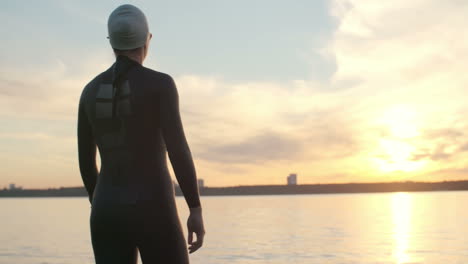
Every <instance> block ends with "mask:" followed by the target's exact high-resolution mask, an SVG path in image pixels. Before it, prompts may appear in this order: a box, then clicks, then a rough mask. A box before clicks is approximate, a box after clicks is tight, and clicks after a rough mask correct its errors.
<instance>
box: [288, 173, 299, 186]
mask: <svg viewBox="0 0 468 264" xmlns="http://www.w3.org/2000/svg"><path fill="white" fill-rule="evenodd" d="M286 179H287V183H288V185H297V174H296V173H291V174H289V176H288V177H287V178H286Z"/></svg>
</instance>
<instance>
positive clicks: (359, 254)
mask: <svg viewBox="0 0 468 264" xmlns="http://www.w3.org/2000/svg"><path fill="white" fill-rule="evenodd" d="M177 204H178V210H179V216H180V218H181V223H182V224H183V226H184V233H185V237H187V229H186V219H187V216H188V209H187V206H186V204H185V201H184V200H183V198H182V197H177ZM202 204H203V207H204V209H203V210H204V220H205V228H206V236H205V244H204V247H203V248H201V249H199V250H198V251H197V252H195V253H193V254H190V258H191V263H193V264H197V263H199V264H202V263H203V264H220V263H243V264H250V263H271V264H276V263H277V264H280V263H281V264H284V263H304V264H312V263H333V264H335V263H359V264H361V263H444V264H445V263H450V264H455V263H463V264H466V263H468V225H467V223H468V210H467V208H468V206H467V205H468V192H423V193H375V194H329V195H285V196H273V195H271V196H211V197H206V196H203V197H202ZM89 213H90V205H89V202H88V200H87V198H85V197H83V198H2V199H0V217H1V226H0V263H2V264H3V263H8V264H9V263H16V264H29V263H31V264H32V263H34V264H38V263H54V264H55V263H57V264H58V263H60V264H74V263H76V264H78V263H80V264H82V263H94V259H93V252H92V247H91V241H90V233H89ZM139 263H141V261H139Z"/></svg>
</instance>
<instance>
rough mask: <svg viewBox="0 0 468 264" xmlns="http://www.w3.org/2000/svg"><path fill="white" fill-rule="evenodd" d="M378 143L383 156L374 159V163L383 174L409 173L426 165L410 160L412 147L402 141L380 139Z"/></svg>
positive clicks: (423, 162)
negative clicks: (394, 172)
mask: <svg viewBox="0 0 468 264" xmlns="http://www.w3.org/2000/svg"><path fill="white" fill-rule="evenodd" d="M379 143H380V146H379V147H380V150H381V151H383V153H384V154H383V155H380V156H379V157H378V158H375V162H376V163H377V165H378V167H379V168H380V170H382V171H384V172H393V171H404V172H410V171H415V170H418V169H420V168H422V167H423V166H424V165H425V164H426V161H424V160H419V161H415V160H411V153H412V152H413V151H414V147H413V146H412V145H410V144H408V143H406V142H404V141H400V140H390V139H381V140H380V142H379Z"/></svg>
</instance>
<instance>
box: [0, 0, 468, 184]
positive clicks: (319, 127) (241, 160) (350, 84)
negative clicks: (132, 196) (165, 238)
mask: <svg viewBox="0 0 468 264" xmlns="http://www.w3.org/2000/svg"><path fill="white" fill-rule="evenodd" d="M116 3H117V2H115V1H58V0H57V1H2V8H1V10H0V13H1V17H2V24H1V26H0V33H1V36H2V41H1V42H2V44H1V45H2V46H1V47H2V48H1V50H0V123H1V126H0V147H1V151H0V164H1V166H0V187H4V186H7V185H8V184H9V183H16V184H17V185H20V186H23V187H25V188H46V187H60V186H79V185H82V181H81V177H80V174H79V169H78V160H77V143H76V118H77V109H78V99H79V96H80V94H81V91H82V89H83V87H84V86H85V85H86V84H87V83H88V82H89V81H90V80H91V79H92V78H93V77H94V76H95V75H97V74H98V73H100V72H102V71H104V70H106V69H107V68H108V67H109V66H110V65H111V64H112V63H113V60H114V57H113V54H112V51H111V48H110V45H109V42H108V40H107V39H106V37H107V18H108V15H109V14H110V12H111V11H112V10H113V9H114V8H115V7H117V6H118V5H119V4H116ZM119 3H120V2H119ZM121 3H123V2H121ZM130 3H132V4H134V5H136V6H138V7H139V8H141V9H142V10H143V12H145V14H146V16H147V18H148V21H149V23H150V31H151V32H152V34H153V39H152V42H151V46H150V53H149V56H148V58H147V60H146V61H145V63H144V65H145V66H147V67H150V68H153V69H156V70H158V71H162V72H166V73H169V74H170V75H172V76H173V78H174V79H175V81H176V84H177V87H178V89H179V94H180V104H181V113H182V120H183V123H184V126H185V131H186V135H187V139H188V142H189V144H190V147H191V151H192V155H193V157H194V161H195V165H196V168H197V174H198V177H199V178H203V179H204V180H205V185H207V186H231V185H247V184H284V183H285V182H286V176H287V175H288V174H289V173H297V174H298V183H300V184H301V183H335V182H382V181H400V180H413V181H441V180H458V179H468V116H467V112H468V103H467V102H468V96H467V95H468V93H467V89H468V74H467V73H466V72H467V69H468V67H467V66H468V34H467V30H468V20H467V19H466V16H467V14H468V1H461V0H451V1H440V0H426V1H420V0H410V1H408V0H394V1H375V0H361V1H359V0H350V1H331V0H330V1H325V0H314V1H310V0H303V1H271V0H268V1H263V0H262V1H260V0H259V1H247V0H239V1H219V0H209V1H130Z"/></svg>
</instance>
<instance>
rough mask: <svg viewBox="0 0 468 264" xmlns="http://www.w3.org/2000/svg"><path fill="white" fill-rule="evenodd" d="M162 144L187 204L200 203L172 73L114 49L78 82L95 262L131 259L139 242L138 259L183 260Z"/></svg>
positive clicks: (81, 156) (80, 146) (83, 172)
mask: <svg viewBox="0 0 468 264" xmlns="http://www.w3.org/2000/svg"><path fill="white" fill-rule="evenodd" d="M96 145H97V147H98V148H99V153H100V157H101V170H100V171H99V172H98V170H97V166H96V159H95V157H96ZM166 150H167V152H168V154H169V158H170V161H171V164H172V167H173V169H174V173H175V176H176V178H177V181H178V182H179V185H180V188H181V190H182V192H183V194H184V196H185V200H186V202H187V204H188V205H189V207H190V208H193V207H198V206H200V198H199V193H198V186H197V179H196V173H195V168H194V164H193V160H192V156H191V153H190V149H189V147H188V144H187V141H186V138H185V134H184V130H183V126H182V122H181V118H180V112H179V102H178V93H177V88H176V86H175V84H174V81H173V79H172V78H171V77H170V76H169V75H167V74H164V73H160V72H157V71H154V70H151V69H148V68H145V67H143V66H142V65H140V64H139V63H137V62H135V61H133V60H131V59H129V58H127V57H124V56H118V57H117V60H116V62H115V63H114V64H113V65H112V66H111V67H110V68H109V69H108V70H107V71H105V72H103V73H101V74H99V75H98V76H97V77H96V78H94V79H93V80H92V81H91V82H90V83H89V84H88V85H86V87H85V88H84V89H83V92H82V94H81V98H80V103H79V110H78V152H79V165H80V171H81V176H82V179H83V183H84V185H85V188H86V190H87V192H88V194H89V199H90V201H91V202H92V210H91V216H90V226H91V238H92V244H93V250H94V255H95V259H96V263H98V264H100V263H136V256H137V255H136V253H137V248H138V249H139V251H140V255H141V258H142V260H143V263H188V252H187V246H186V241H185V238H184V236H183V232H182V228H181V224H180V221H179V217H178V214H177V209H176V205H175V198H174V189H173V184H172V180H171V177H170V174H169V171H168V167H167V162H166Z"/></svg>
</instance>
